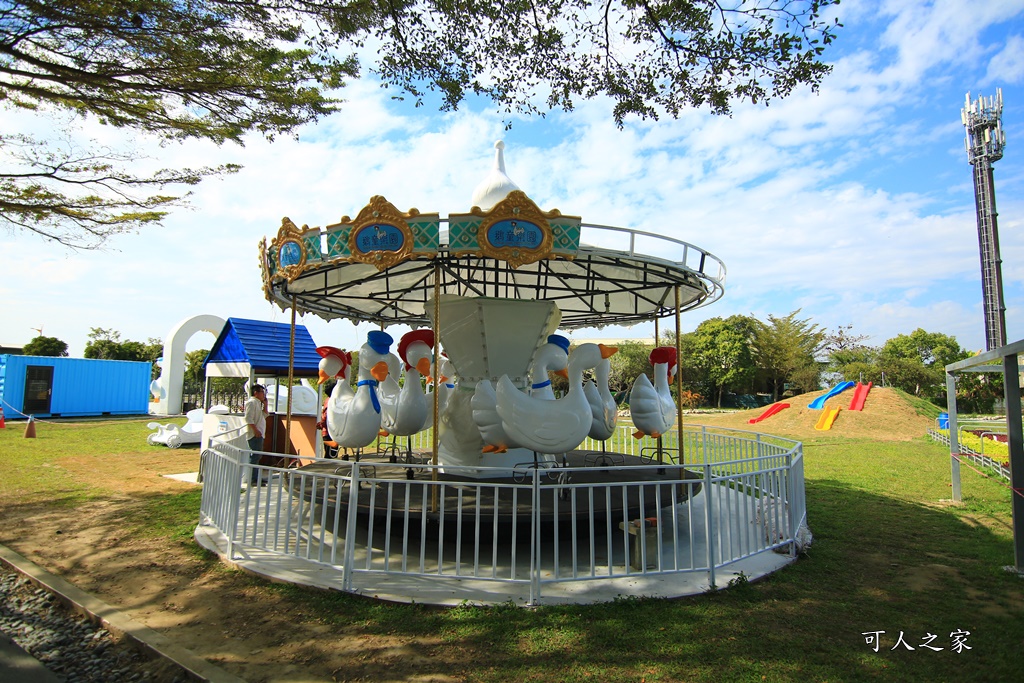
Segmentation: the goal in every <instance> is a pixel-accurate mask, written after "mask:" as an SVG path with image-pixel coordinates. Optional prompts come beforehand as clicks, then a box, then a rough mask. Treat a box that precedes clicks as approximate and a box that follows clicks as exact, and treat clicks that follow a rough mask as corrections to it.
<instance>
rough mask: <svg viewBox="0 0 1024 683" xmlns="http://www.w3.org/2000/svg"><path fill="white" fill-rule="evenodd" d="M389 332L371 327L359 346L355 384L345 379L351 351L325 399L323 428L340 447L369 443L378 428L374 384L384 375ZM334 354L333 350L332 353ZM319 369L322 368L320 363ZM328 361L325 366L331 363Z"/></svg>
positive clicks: (360, 446)
mask: <svg viewBox="0 0 1024 683" xmlns="http://www.w3.org/2000/svg"><path fill="white" fill-rule="evenodd" d="M392 341H393V340H392V339H391V335H389V334H388V333H386V332H381V331H378V330H373V331H371V332H370V333H369V334H367V340H366V343H365V344H363V345H362V347H360V349H359V369H358V375H357V377H358V380H357V382H356V388H355V389H354V390H353V389H352V386H351V385H350V384H349V380H348V369H349V365H350V364H351V362H352V357H351V355H348V357H347V361H348V362H347V364H345V365H344V367H343V369H342V374H340V375H337V376H338V383H337V384H336V385H335V386H334V391H332V392H331V397H330V399H328V401H327V431H328V433H329V434H330V435H331V439H333V440H334V441H335V442H337V444H338V446H340V447H341V448H364V447H366V446H369V445H370V444H371V443H373V440H374V439H375V438H377V433H378V432H379V431H380V410H381V406H380V399H379V398H378V396H377V386H378V384H379V383H380V382H382V381H383V380H385V379H386V378H387V376H388V364H387V356H388V355H389V354H388V348H389V347H390V346H391V342H392ZM332 355H333V356H336V354H332ZM326 360H327V356H325V357H324V359H323V360H321V361H320V363H321V370H324V363H325V361H326ZM334 363H335V361H332V362H331V363H330V364H329V367H328V370H329V369H330V368H331V367H334Z"/></svg>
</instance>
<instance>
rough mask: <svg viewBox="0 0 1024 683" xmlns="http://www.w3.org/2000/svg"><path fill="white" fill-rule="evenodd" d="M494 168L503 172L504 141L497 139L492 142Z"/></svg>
mask: <svg viewBox="0 0 1024 683" xmlns="http://www.w3.org/2000/svg"><path fill="white" fill-rule="evenodd" d="M494 149H495V152H494V169H495V170H497V171H501V172H502V173H504V172H505V142H504V141H503V140H498V141H497V142H495V143H494Z"/></svg>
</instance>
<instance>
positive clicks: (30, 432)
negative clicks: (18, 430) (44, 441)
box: [25, 415, 36, 439]
mask: <svg viewBox="0 0 1024 683" xmlns="http://www.w3.org/2000/svg"><path fill="white" fill-rule="evenodd" d="M25 438H26V439H34V438H36V418H34V417H33V416H31V415H29V416H28V424H27V425H25Z"/></svg>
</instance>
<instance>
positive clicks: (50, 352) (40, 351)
mask: <svg viewBox="0 0 1024 683" xmlns="http://www.w3.org/2000/svg"><path fill="white" fill-rule="evenodd" d="M21 352H22V353H23V354H25V355H26V356H60V357H64V356H67V355H68V345H67V344H66V343H65V342H62V341H61V340H60V339H57V338H56V337H44V336H43V335H39V336H38V337H36V338H35V339H33V340H32V341H30V342H29V343H28V344H25V346H24V347H23V348H22V349H21Z"/></svg>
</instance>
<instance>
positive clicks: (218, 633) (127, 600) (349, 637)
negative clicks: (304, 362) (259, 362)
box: [0, 450, 472, 683]
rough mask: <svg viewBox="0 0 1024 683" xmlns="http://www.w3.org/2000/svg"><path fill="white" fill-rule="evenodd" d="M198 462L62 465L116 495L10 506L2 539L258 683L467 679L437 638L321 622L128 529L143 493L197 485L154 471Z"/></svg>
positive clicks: (183, 548) (242, 577) (187, 544)
mask: <svg viewBox="0 0 1024 683" xmlns="http://www.w3.org/2000/svg"><path fill="white" fill-rule="evenodd" d="M197 460H198V454H197V452H196V451H195V450H191V451H189V450H179V451H166V452H161V453H160V454H159V455H158V456H152V457H146V456H138V457H134V458H122V459H119V461H117V462H109V461H108V462H104V461H98V460H97V459H95V458H65V459H63V460H61V464H62V466H64V467H66V468H67V470H68V472H69V473H70V474H71V475H72V477H73V478H74V480H76V481H79V482H82V483H86V484H90V485H96V486H100V487H105V486H108V485H109V482H110V481H119V486H118V488H119V491H117V492H116V493H115V494H113V495H111V496H110V497H109V498H106V499H104V500H94V501H89V502H85V503H82V504H80V505H78V506H76V507H74V508H73V509H61V508H55V507H54V506H53V505H52V504H51V503H34V504H33V503H21V504H18V503H14V504H5V505H4V506H3V507H2V520H3V523H2V524H0V543H3V544H4V545H6V546H7V547H9V548H11V549H13V550H14V551H16V552H18V553H20V554H21V555H23V556H25V557H26V558H28V559H29V560H31V561H33V562H35V563H36V564H38V565H40V566H42V567H43V568H45V569H47V570H48V571H50V572H52V573H55V574H58V575H60V576H62V577H64V578H65V579H66V580H68V581H70V582H71V583H72V584H74V585H75V586H77V587H79V588H81V589H82V590H85V591H87V592H89V593H91V594H93V595H95V596H96V597H98V598H100V599H101V600H104V601H105V602H108V603H110V604H111V605H114V606H116V607H118V608H119V609H120V610H122V611H123V612H124V613H125V614H127V615H128V616H130V617H131V618H133V619H135V620H137V621H138V622H140V623H142V624H145V625H146V626H149V627H151V628H154V629H156V630H157V631H160V632H161V633H163V634H164V635H167V636H168V637H171V638H172V639H173V640H174V642H175V643H177V644H178V645H181V646H182V647H185V648H187V649H189V650H191V651H192V652H194V653H195V654H197V655H199V656H200V657H203V658H205V659H207V660H209V661H211V662H214V663H216V664H218V665H220V666H221V667H222V668H224V669H225V670H227V671H230V672H231V673H233V674H235V675H237V676H240V677H242V678H244V679H246V680H247V681H251V682H252V683H260V682H262V681H292V682H294V681H354V680H373V681H458V680H463V678H462V677H461V675H460V674H459V673H458V672H459V671H465V666H466V665H467V664H472V662H471V661H470V662H467V661H465V660H464V659H462V658H461V657H460V658H456V657H455V656H454V655H453V653H452V652H450V651H449V650H448V649H447V648H446V647H444V646H443V645H442V644H441V642H440V641H439V639H438V638H436V637H429V636H428V637H405V636H401V635H391V634H387V633H378V632H375V631H376V630H377V629H376V628H374V627H373V626H368V625H366V624H363V623H352V624H348V625H345V626H343V627H340V628H339V627H338V626H336V625H327V624H324V623H318V622H317V621H316V620H315V619H314V618H312V617H311V616H309V615H307V614H305V613H304V612H303V609H302V607H301V606H298V605H297V604H296V603H295V602H294V601H292V600H288V599H286V598H284V597H283V596H282V595H281V593H280V592H279V591H275V590H270V589H268V588H267V587H266V585H265V584H263V583H262V582H261V581H260V580H256V579H253V578H251V577H249V576H248V575H246V574H244V573H242V572H238V571H231V570H229V569H227V568H225V567H224V566H223V565H221V564H220V563H219V562H217V561H215V560H211V559H210V558H209V557H203V556H202V554H201V553H200V552H198V551H197V550H196V547H195V545H194V542H192V541H190V540H189V539H184V540H183V541H182V542H179V543H175V542H173V541H169V540H168V539H167V538H165V537H163V538H161V537H154V538H140V537H139V536H138V535H135V534H129V533H126V531H125V528H126V525H125V520H129V519H131V518H132V516H133V515H137V514H142V511H143V510H144V509H145V508H146V503H145V501H146V498H147V497H152V496H156V495H160V494H163V493H175V492H180V491H182V490H183V489H184V488H188V487H191V486H194V485H193V484H187V483H182V482H179V481H175V480H173V479H169V478H166V477H162V476H159V474H160V473H165V474H166V473H172V472H175V471H187V470H188V469H189V468H191V469H195V466H196V462H197ZM115 472H116V478H113V479H112V478H111V477H112V475H114V474H115ZM8 502H9V501H8Z"/></svg>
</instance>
